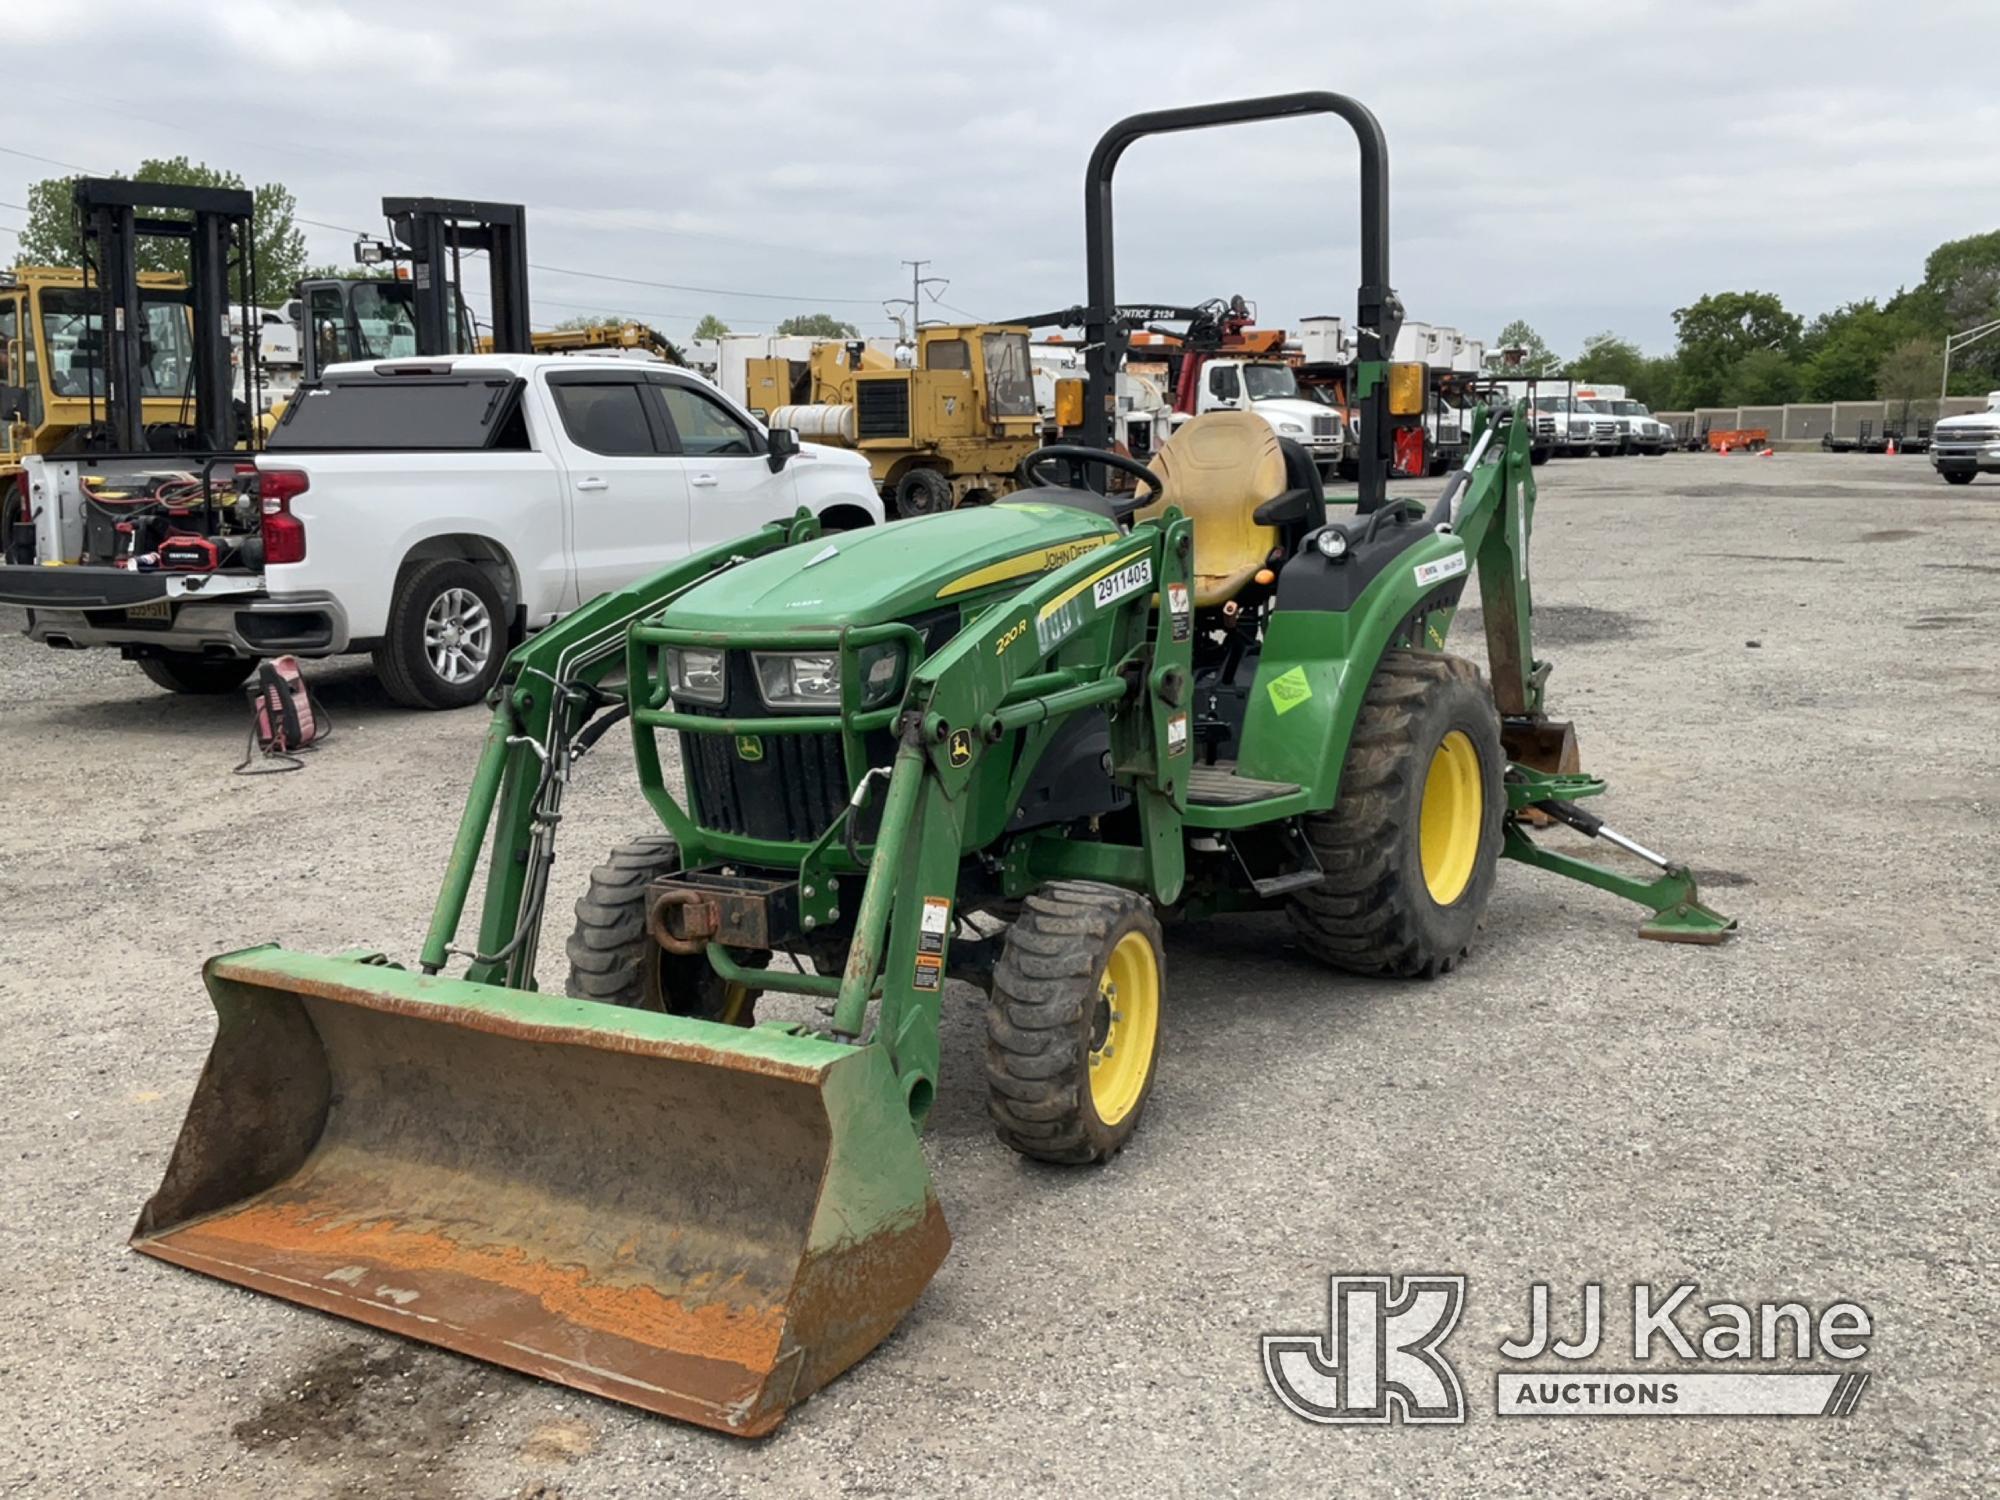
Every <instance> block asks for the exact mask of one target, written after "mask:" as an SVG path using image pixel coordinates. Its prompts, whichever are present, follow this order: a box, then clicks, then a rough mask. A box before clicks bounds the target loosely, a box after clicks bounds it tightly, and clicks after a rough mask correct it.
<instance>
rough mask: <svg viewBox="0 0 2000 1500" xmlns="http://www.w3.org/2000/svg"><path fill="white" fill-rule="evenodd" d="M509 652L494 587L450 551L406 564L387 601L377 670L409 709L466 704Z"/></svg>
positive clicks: (497, 671) (485, 686)
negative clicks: (385, 625) (386, 615)
mask: <svg viewBox="0 0 2000 1500" xmlns="http://www.w3.org/2000/svg"><path fill="white" fill-rule="evenodd" d="M506 655H507V631H506V626H505V623H504V616H503V613H502V606H501V601H500V590H499V587H498V586H497V585H496V584H495V583H494V581H493V579H492V578H491V577H490V576H489V575H488V574H487V572H486V571H485V570H484V569H483V568H481V567H479V566H478V565H477V564H474V563H469V562H466V561H464V560H463V559H462V558H456V557H439V558H432V559H431V560H430V561H428V562H419V563H413V564H411V565H410V566H409V567H408V568H407V569H406V570H405V572H404V575H403V578H402V580H401V582H399V583H398V584H397V586H396V596H395V600H394V602H392V603H391V604H390V606H389V627H388V629H387V630H386V631H385V632H384V633H383V637H382V643H381V645H379V646H378V647H376V649H375V670H376V673H377V674H378V675H379V676H380V677H381V679H382V685H383V686H384V687H385V688H387V689H388V690H389V696H390V697H391V698H394V699H395V700H396V701H397V702H398V703H402V704H406V705H407V706H409V707H411V708H464V707H466V706H467V705H469V704H473V703H477V702H478V701H479V700H480V699H482V698H484V697H485V696H486V690H487V689H488V688H490V687H492V686H493V684H494V682H495V681H496V680H497V679H498V678H499V676H500V666H501V663H502V661H503V660H505V658H506Z"/></svg>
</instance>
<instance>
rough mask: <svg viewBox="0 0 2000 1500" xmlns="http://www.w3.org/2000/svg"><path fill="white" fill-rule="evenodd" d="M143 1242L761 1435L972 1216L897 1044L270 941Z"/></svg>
mask: <svg viewBox="0 0 2000 1500" xmlns="http://www.w3.org/2000/svg"><path fill="white" fill-rule="evenodd" d="M206 978H207V982H208V989H209V994H210V996H211V998H212V999H213V1000H214V1002H215V1008H216V1012H217V1015H218V1017H219V1029H218V1033H217V1036H216V1041H215V1047H214V1050H213V1051H212V1052H211V1054H210V1055H209V1059H208V1065H207V1067H206V1068H205V1069H204V1070H203V1072H202V1076H201V1081H200V1083H199V1085H197V1087H196V1091H195V1097H194V1102H193V1104H192V1105H191V1106H190V1108H189V1110H188V1116H187V1121H186V1123H185V1124H184V1125H183V1126H182V1127H181V1135H180V1141H179V1143H178V1144H177V1145H176V1147H175V1149H174V1156H173V1160H172V1162H170V1163H169V1164H168V1167H167V1174H166V1180H165V1181H164V1182H163V1183H162V1184H161V1186H160V1189H159V1191H158V1192H157V1193H155V1194H154V1195H153V1198H152V1201H151V1202H149V1203H148V1204H147V1205H146V1208H145V1211H144V1212H143V1213H142V1214H141V1215H140V1217H139V1224H138V1227H137V1229H136V1230H135V1231H134V1232H133V1239H132V1243H133V1245H134V1247H135V1248H137V1249H139V1250H141V1251H144V1252H145V1253H146V1254H147V1255H153V1256H158V1257H159V1258H160V1259H162V1260H168V1261H172V1262H174V1263H175V1264H176V1265H181V1266H186V1267H189V1268H191V1269H193V1270H197V1271H203V1272H206V1273H207V1274H209V1275H211V1276H218V1277H221V1278H222V1279H223V1280H225V1281H233V1282H236V1283H238V1284H239V1285H242V1286H247V1287H253V1288H255V1289H256V1290H258V1291H262V1292H268V1293H270V1294H271V1295H273V1296H277V1297H284V1298H288V1299H290V1300H291V1301H293V1302H301V1303H304V1304H305V1305H306V1306H308V1307H315V1308H319V1309H320V1310H321V1311H323V1312H331V1313H338V1314H340V1315H341V1316H342V1317H347V1318H353V1319H355V1320H356V1321H358V1322H362V1323H369V1324H372V1325H374V1326H375V1327H377V1328H384V1329H388V1330H390V1331H391V1332H394V1333H400V1334H404V1335H407V1336H408V1337H410V1338H415V1339H422V1340H424V1341H425V1342H427V1343H433V1344H441V1345H443V1346H444V1347H445V1348H448V1349H455V1350H457V1351H459V1352H460V1353H463V1354H470V1355H473V1356H475V1357H477V1358H479V1359H486V1360H491V1361H493V1362H494V1363H495V1364H501V1365H508V1366H511V1367H512V1368H514V1369H517V1370H524V1371H527V1372H528V1373H530V1374H533V1375H539V1376H542V1377H544V1378H546V1379H549V1380H555V1381H560V1382H562V1383H563V1384H565V1385H571V1386H575V1387H577V1388H578V1389H580V1390H585V1391H590V1392H593V1393H594V1394H596V1395H600V1396H607V1397H610V1398H611V1399H612V1400H615V1401H623V1402H627V1403H629V1404H631V1405H633V1406H641V1407H645V1408H647V1409H648V1410H651V1411H657V1412H663V1413H665V1414H667V1415H669V1416H674V1417H680V1418H684V1419H685V1420H687V1421H690V1422H699V1423H701V1424H702V1425H703V1426H706V1427H714V1428H719V1429H721V1430H723V1431H726V1432H733V1433H738V1434H741V1435H743V1436H746V1437H747V1436H755V1435H757V1434H759V1433H763V1432H768V1431H770V1429H771V1428H773V1427H775V1426H776V1425H777V1424H778V1423H779V1422H780V1421H781V1420H782V1419H783V1418H784V1415H785V1413H786V1411H787V1410H788V1409H789V1408H790V1407H791V1406H792V1405H793V1404H794V1403H795V1402H798V1401H801V1400H803V1399H804V1398H805V1397H806V1396H808V1395H810V1394H811V1393H812V1392H813V1391H815V1390H817V1389H818V1388H819V1387H820V1386H822V1385H824V1384H825V1383H826V1382H827V1381H828V1380H831V1379H832V1378H833V1377H834V1376H835V1375H837V1374H839V1373H840V1372H841V1371H842V1370H844V1369H846V1368H847V1367H848V1366H849V1365H851V1364H853V1363H854V1362H855V1361H856V1360H858V1359H860V1358H861V1357H862V1356H863V1355H864V1354H866V1353H867V1352H868V1351H869V1350H870V1349H872V1348H874V1346H875V1345H876V1344H877V1343H879V1342H881V1340H882V1339H883V1338H885V1337H886V1336H887V1335H888V1333H889V1331H890V1330H891V1329H893V1328H894V1327H895V1326H896V1324H897V1322H898V1321H899V1320H900V1319H901V1318H902V1316H903V1314H904V1313H905V1312H907V1311H908V1310H909V1309H910V1308H911V1307H912V1306H913V1305H914V1304H915V1302H916V1300H917V1298H918V1296H919V1295H920V1294H921V1293H922V1291H923V1289H924V1287H925V1285H926V1284H927V1283H928V1282H929V1281H930V1279H931V1276H932V1274H933V1273H935V1271H936V1270H937V1268H938V1265H939V1264H940V1263H941V1262H942V1261H943V1259H944V1256H945V1252H946V1250H947V1249H948V1248H949V1246H950V1242H951V1237H950V1235H949V1233H948V1232H947V1231H946V1229H945V1224H944V1216H943V1214H942V1213H941V1212H940V1210H939V1208H938V1203H937V1198H936V1195H935V1194H934V1193H933V1192H932V1190H931V1184H930V1176H929V1173H928V1172H927V1171H926V1169H925V1166H924V1161H923V1155H922V1152H921V1150H920V1149H919V1146H918V1141H917V1135H916V1131H915V1129H914V1128H913V1127H912V1125H911V1123H910V1115H909V1111H908V1109H907V1107H906V1106H905V1104H904V1102H903V1097H902V1093H901V1090H900V1089H899V1088H898V1087H897V1085H896V1080H895V1077H894V1074H893V1072H892V1070H891V1068H890V1065H889V1062H888V1059H887V1057H886V1055H885V1054H884V1053H883V1051H882V1049H880V1048H878V1047H851V1046H843V1045H840V1044H837V1043H833V1042H828V1041H822V1040H820V1039H818V1038H814V1037H806V1036H796V1035H793V1034H791V1033H789V1032H786V1031H782V1030H778V1029H774V1028H768V1027H759V1028H752V1029H749V1030H743V1029H739V1028H735V1027H729V1026H721V1025H716V1024H713V1023H710V1022H706V1021H696V1020H689V1019H685V1018H682V1017H678V1016H666V1015H660V1014H656V1013H652V1012H645V1011H634V1010H625V1009H620V1008H617V1007H614V1006H608V1005H601V1004H596V1003H593V1002H590V1001H583V1000H567V999H563V998H561V997H557V996H548V995H535V994H528V993H523V992H520V991H515V990H507V989H503V988H499V987H495V986H490V985H480V984H470V983H467V982H465V981H462V980H454V979H441V978H429V977H425V976H421V975H415V974H410V973H407V972H404V971H403V970H400V969H394V968H389V967H387V966H385V965H383V964H381V963H380V962H379V961H374V962H371V961H369V960H367V959H364V958H359V957H347V958H315V957H310V956H304V955H299V954H293V953H287V952H285V951H283V950H282V949H278V948H253V949H249V950H246V951H245V952H242V953H235V954H228V955H224V956H223V957H220V958H216V959H213V960H211V961H210V963H209V964H208V967H207V971H206Z"/></svg>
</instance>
